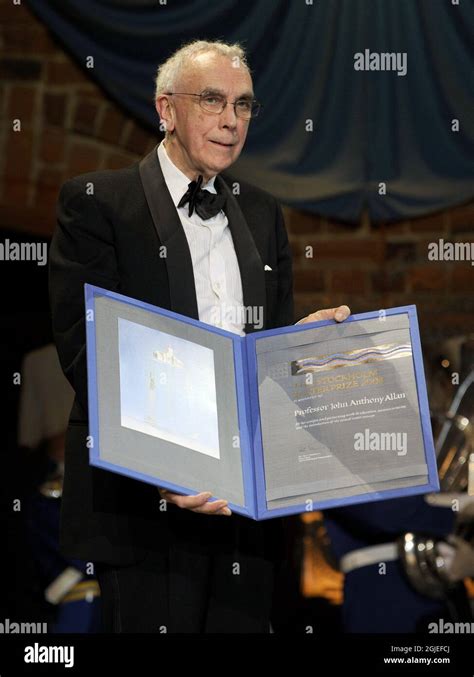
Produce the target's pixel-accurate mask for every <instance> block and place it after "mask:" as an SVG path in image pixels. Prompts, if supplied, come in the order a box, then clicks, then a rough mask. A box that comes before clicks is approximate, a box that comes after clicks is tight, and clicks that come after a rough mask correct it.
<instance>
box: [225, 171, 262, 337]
mask: <svg viewBox="0 0 474 677" xmlns="http://www.w3.org/2000/svg"><path fill="white" fill-rule="evenodd" d="M215 185H216V190H218V191H219V192H220V193H223V194H224V195H226V197H227V202H226V206H225V213H226V216H227V220H228V221H229V228H230V232H231V233H232V239H233V241H234V248H235V253H236V255H237V260H238V262H239V268H240V276H241V279H242V291H243V297H244V306H245V308H246V317H247V319H248V320H249V321H248V322H247V323H246V325H245V327H244V330H245V333H246V334H249V333H251V332H253V331H258V330H259V329H262V328H265V323H266V292H265V273H264V270H263V263H262V259H261V258H260V254H259V251H258V249H257V246H256V244H255V241H254V239H253V237H252V233H251V232H250V229H249V226H248V224H247V221H246V220H245V217H244V215H243V213H242V210H241V209H240V207H239V204H238V202H237V200H236V199H235V196H234V195H233V193H232V191H231V189H230V188H229V186H228V185H227V183H226V182H225V180H224V179H223V177H222V176H220V175H217V176H216V181H215ZM259 308H261V311H260V313H257V310H258V309H259ZM254 309H255V310H254ZM254 313H257V314H256V315H254ZM262 316H263V327H256V328H255V327H254V326H253V324H252V318H254V321H255V322H258V320H259V318H260V317H262Z"/></svg>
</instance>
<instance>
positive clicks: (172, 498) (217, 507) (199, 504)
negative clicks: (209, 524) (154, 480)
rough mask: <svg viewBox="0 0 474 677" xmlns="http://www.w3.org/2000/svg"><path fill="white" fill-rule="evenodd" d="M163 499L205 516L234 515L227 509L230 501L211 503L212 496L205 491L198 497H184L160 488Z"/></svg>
mask: <svg viewBox="0 0 474 677" xmlns="http://www.w3.org/2000/svg"><path fill="white" fill-rule="evenodd" d="M158 491H159V492H160V496H161V498H164V499H165V501H168V503H174V505H177V506H178V508H186V509H187V510H192V511H193V512H200V513H202V514H204V515H232V511H231V509H230V508H228V507H227V504H228V501H223V500H217V501H209V499H210V498H211V496H212V494H211V492H210V491H203V492H201V493H200V494H197V495H196V496H182V495H181V494H173V493H172V492H171V491H168V490H167V489H162V488H161V487H159V488H158Z"/></svg>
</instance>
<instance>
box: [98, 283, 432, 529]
mask: <svg viewBox="0 0 474 677" xmlns="http://www.w3.org/2000/svg"><path fill="white" fill-rule="evenodd" d="M85 302H86V335H87V369H88V392H89V427H90V430H89V432H90V463H91V464H92V465H94V466H96V467H100V468H103V469H107V470H110V471H112V472H117V473H122V474H124V475H128V476H130V477H133V478H135V479H138V480H142V481H144V482H149V483H152V484H155V485H157V486H160V487H164V488H166V489H169V490H171V491H174V492H176V493H182V494H197V493H199V492H201V491H210V492H212V494H213V496H215V498H225V499H226V500H227V501H228V502H229V507H230V509H231V510H233V511H234V512H237V513H239V514H241V515H245V516H247V517H250V518H253V519H268V518H271V517H279V516H282V515H288V514H295V513H301V512H306V511H310V510H320V509H324V508H330V507H336V506H340V505H348V504H354V503H361V502H368V501H375V500H381V499H384V498H395V497H401V496H408V495H413V494H420V493H428V492H433V491H438V490H439V484H438V475H437V470H436V459H435V452H434V446H433V439H432V433H431V423H430V415H429V405H428V398H427V393H426V384H425V378H424V370H423V360H422V352H421V344H420V336H419V330H418V322H417V316H416V308H415V306H403V307H399V308H390V309H385V310H378V311H375V312H369V313H362V314H358V315H352V316H350V317H349V318H348V319H347V320H345V321H344V322H342V323H336V322H335V321H332V320H329V321H328V320H324V321H322V322H313V323H311V324H299V325H293V326H289V327H282V328H279V329H270V330H266V331H258V332H254V333H250V334H248V335H246V336H239V335H238V334H234V333H232V332H229V331H226V330H224V329H221V328H219V327H215V326H212V325H208V324H205V323H203V322H200V321H198V320H194V319H191V318H189V317H185V316H183V315H179V314H178V313H174V312H172V311H169V310H165V309H163V308H158V307H156V306H152V305H150V304H147V303H143V302H141V301H138V300H136V299H132V298H128V297H126V296H123V295H121V294H118V293H115V292H111V291H108V290H105V289H101V288H99V287H94V286H92V285H87V284H86V285H85Z"/></svg>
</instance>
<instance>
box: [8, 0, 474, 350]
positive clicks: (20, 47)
mask: <svg viewBox="0 0 474 677" xmlns="http://www.w3.org/2000/svg"><path fill="white" fill-rule="evenodd" d="M0 31H1V36H0V39H1V43H0V44H1V45H2V58H1V62H0V116H1V127H0V228H4V229H14V230H23V231H26V232H29V233H33V234H36V235H42V236H49V235H50V234H51V232H52V229H53V228H54V205H55V202H56V198H57V194H58V190H59V187H60V185H61V183H62V182H63V181H64V180H65V179H67V178H69V177H70V176H74V175H76V174H78V173H81V172H84V171H89V170H94V169H105V168H111V169H114V168H119V167H123V166H126V165H127V164H130V163H131V162H133V161H134V160H136V159H138V158H140V157H142V156H143V155H144V154H145V153H147V152H148V151H149V150H151V149H152V148H153V147H154V145H155V144H156V142H157V139H158V135H154V134H152V133H150V132H149V131H148V130H144V129H143V128H142V127H141V126H140V125H139V124H137V123H136V122H135V121H134V120H132V119H130V118H129V117H128V116H127V115H126V114H124V112H122V111H121V110H120V109H119V108H118V106H117V105H116V104H115V103H114V102H113V101H111V100H110V99H109V98H108V97H107V96H106V95H105V94H104V92H102V91H101V90H100V89H99V88H98V87H97V86H96V85H95V84H94V82H93V81H92V80H91V79H90V78H89V77H88V75H87V74H86V73H84V72H83V71H81V70H80V69H79V68H78V66H77V65H75V63H74V62H73V60H72V59H71V58H70V56H69V55H68V54H67V53H66V52H65V51H64V49H63V47H62V46H61V45H60V44H58V43H57V42H56V41H55V40H54V39H53V38H52V37H51V36H50V35H49V33H48V31H47V30H46V28H45V27H44V26H43V25H42V24H41V23H40V22H39V21H37V19H36V18H35V17H34V16H33V15H32V14H31V13H30V11H29V10H28V9H27V8H26V7H25V6H24V3H23V4H22V5H20V6H15V5H13V3H12V2H11V0H3V2H2V3H1V4H0ZM14 119H19V120H21V132H15V131H13V127H12V123H13V120H14ZM285 218H286V222H287V226H288V230H289V234H290V239H291V244H292V249H293V254H294V268H295V291H296V304H297V309H296V310H297V314H298V317H300V316H303V315H305V314H306V313H308V312H310V311H311V310H315V309H317V308H322V307H328V306H334V305H338V304H339V303H343V302H345V303H348V304H349V305H350V306H351V308H352V310H353V311H355V312H359V311H364V310H371V309H374V308H384V307H389V306H394V305H405V304H411V303H416V304H417V306H418V311H419V315H420V320H421V324H422V331H423V332H424V335H425V337H427V338H428V337H431V338H434V339H437V338H440V337H444V336H448V335H454V334H458V333H467V332H472V331H474V266H471V265H470V263H469V262H462V261H458V262H453V263H445V262H440V263H435V262H430V261H429V260H428V257H427V246H428V243H429V242H433V241H437V240H438V239H439V238H444V239H445V240H452V241H456V240H459V241H463V242H467V241H470V240H472V239H473V237H472V233H473V229H474V205H473V204H471V205H464V206H461V207H458V208H456V209H452V210H449V211H446V212H443V213H439V214H435V215H432V216H427V217H425V218H421V219H416V220H413V221H404V222H402V223H396V224H392V225H388V224H386V225H385V224H371V223H370V222H369V220H368V218H367V217H364V218H363V219H362V220H361V223H360V224H359V225H358V226H356V227H354V226H353V225H347V224H343V223H339V222H334V221H328V220H327V219H325V218H318V217H315V216H312V215H308V214H305V213H302V212H298V211H296V210H292V209H289V208H285ZM308 247H312V256H308V254H310V253H311V250H310V249H307V248H308Z"/></svg>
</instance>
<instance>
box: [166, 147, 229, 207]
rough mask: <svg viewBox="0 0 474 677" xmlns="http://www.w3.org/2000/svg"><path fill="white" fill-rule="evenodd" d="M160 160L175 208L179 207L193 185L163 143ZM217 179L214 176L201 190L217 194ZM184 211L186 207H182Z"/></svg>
mask: <svg viewBox="0 0 474 677" xmlns="http://www.w3.org/2000/svg"><path fill="white" fill-rule="evenodd" d="M157 153H158V160H159V163H160V165H161V171H162V172H163V177H164V179H165V182H166V185H167V186H168V190H169V192H170V194H171V198H172V200H173V203H174V205H175V207H178V202H179V201H180V200H181V198H182V197H183V195H184V194H185V192H186V191H187V190H188V186H189V184H190V183H191V179H189V178H188V177H187V176H186V174H184V173H183V172H182V171H181V170H180V169H178V167H177V166H176V165H175V164H174V162H172V161H171V159H170V157H169V155H168V153H167V152H166V148H165V146H164V143H163V141H162V142H161V143H160V145H159V146H158V150H157ZM215 180H216V177H215V176H213V177H211V178H210V179H209V181H208V182H207V183H203V184H202V186H201V188H202V189H204V188H206V189H207V190H208V191H209V192H211V193H217V190H216V188H215V186H214V181H215ZM181 209H184V207H181Z"/></svg>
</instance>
